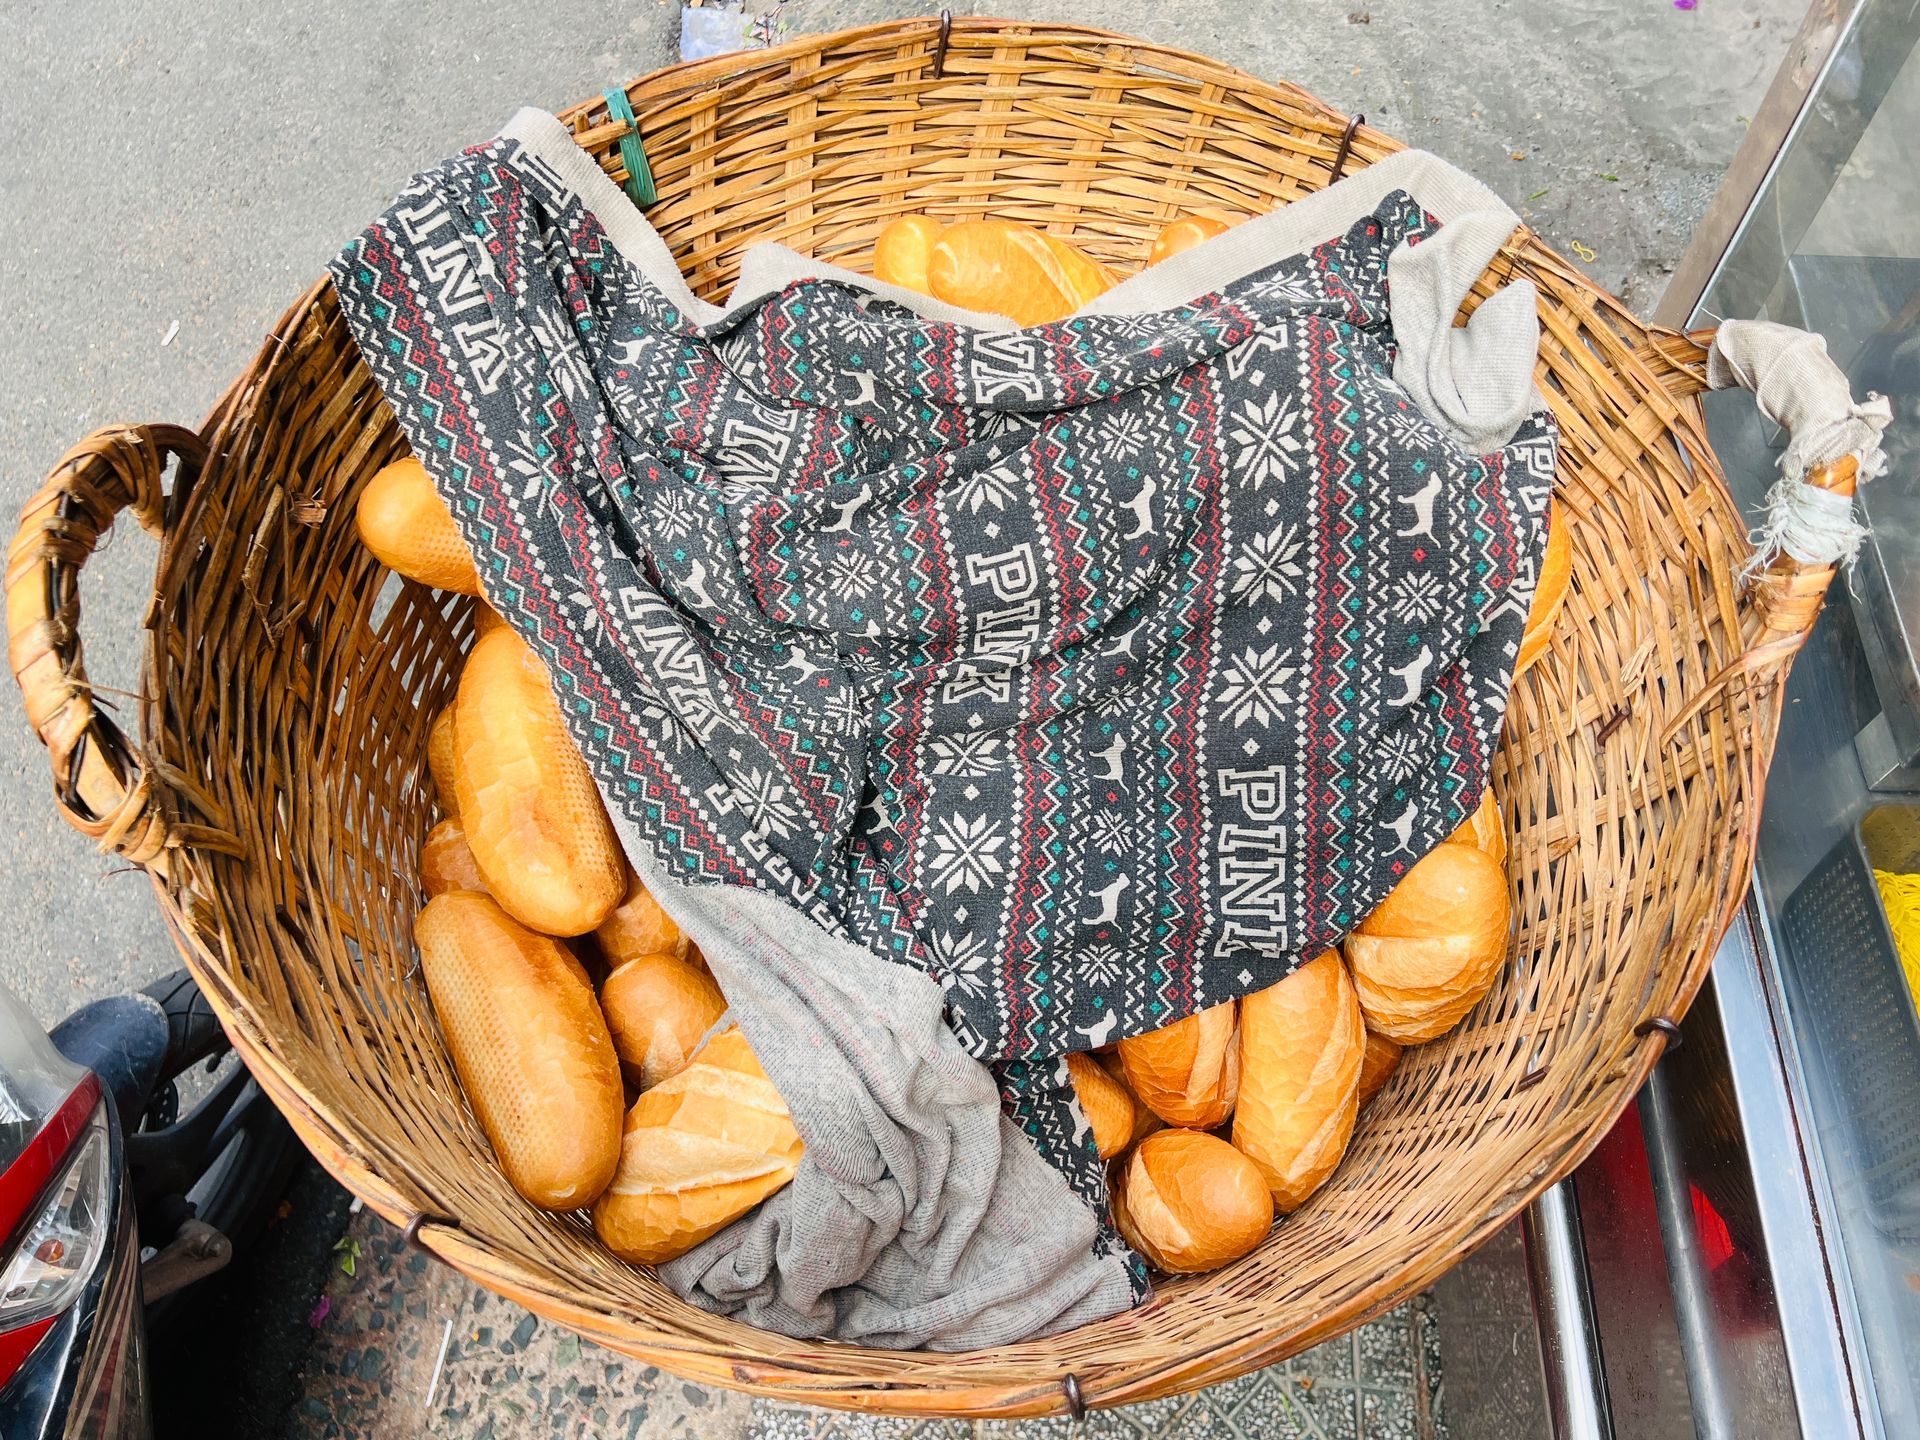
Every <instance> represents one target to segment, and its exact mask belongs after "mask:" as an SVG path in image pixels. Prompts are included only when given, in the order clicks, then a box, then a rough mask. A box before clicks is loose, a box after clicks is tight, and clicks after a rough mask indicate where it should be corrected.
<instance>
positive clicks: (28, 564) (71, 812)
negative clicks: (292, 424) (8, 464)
mask: <svg viewBox="0 0 1920 1440" xmlns="http://www.w3.org/2000/svg"><path fill="white" fill-rule="evenodd" d="M206 454H207V447H206V442H205V441H203V440H202V439H201V438H200V436H199V435H198V434H197V433H195V432H194V431H192V430H188V429H185V428H183V427H181V426H178V425H113V426H109V427H107V428H106V429H103V430H96V431H94V432H93V433H92V434H91V435H89V436H87V438H86V439H84V440H82V441H81V442H80V443H79V444H78V445H75V446H74V447H73V448H72V449H71V450H69V451H68V452H67V453H66V454H65V455H63V456H62V457H61V458H60V463H59V464H57V465H55V466H54V467H53V473H52V474H50V475H49V476H48V477H47V481H46V483H45V484H44V485H42V486H41V487H40V490H39V492H38V493H37V494H36V495H34V497H33V498H32V499H31V500H29V501H27V503H26V505H25V507H24V508H23V509H22V510H21V512H20V524H19V528H18V529H17V530H16V531H15V532H14V537H13V543H12V544H11V545H10V546H8V548H7V658H8V660H9V662H10V663H11V664H12V666H13V678H14V679H15V680H16V681H18V682H19V685H20V696H21V699H22V700H24V701H25V702H26V710H27V723H28V724H30V725H31V726H33V728H34V730H35V732H36V733H37V734H38V735H39V736H40V740H41V743H43V744H44V745H45V746H46V747H47V751H48V753H49V755H50V757H51V759H52V761H53V794H54V799H55V800H56V801H57V802H58V804H59V806H60V813H61V814H63V815H65V816H66V817H67V821H68V823H69V824H71V825H72V826H73V827H74V828H75V829H76V830H78V831H79V832H80V833H81V834H83V835H86V836H88V837H89V838H90V839H92V840H94V841H95V842H96V843H97V844H98V845H99V846H100V848H101V849H102V850H105V851H108V852H110V853H114V854H118V855H122V856H125V857H126V858H127V859H129V860H132V861H134V862H135V863H137V864H143V865H144V864H146V863H148V862H150V861H152V860H153V859H155V858H156V857H158V856H159V855H160V854H161V853H162V852H163V851H165V850H166V849H167V848H168V847H169V846H170V845H175V844H178V843H181V837H180V836H178V835H176V834H175V833H174V828H173V827H172V826H171V825H169V823H168V822H167V820H166V819H165V818H164V817H163V816H162V814H161V809H160V805H159V803H158V801H157V797H156V795H155V792H154V787H153V782H152V779H151V777H150V776H149V775H148V773H147V771H148V766H147V764H146V763H145V762H144V760H143V759H142V757H141V756H140V755H139V753H138V752H137V750H136V749H135V747H134V746H132V745H130V744H128V742H127V738H126V736H125V735H124V734H123V733H122V732H121V730H120V727H119V726H118V725H116V724H115V723H114V722H113V720H112V719H110V718H109V717H108V716H107V715H106V714H105V713H103V711H102V710H101V708H100V703H99V701H98V700H97V699H96V697H95V692H94V687H93V686H92V685H91V684H90V683H89V682H88V680H87V669H86V664H85V662H84V660H83V659H82V656H81V647H80V633H79V632H80V587H79V580H80V570H81V567H82V566H84V565H85V564H86V562H87V559H88V557H89V556H91V555H92V553H93V550H94V547H95V545H97V544H98V543H99V540H100V537H101V536H102V535H103V534H105V533H106V531H107V529H108V528H109V527H110V526H111V525H112V524H113V519H114V517H115V516H116V515H118V514H119V513H120V511H121V510H123V509H125V508H126V507H128V506H132V507H133V513H134V515H135V517H136V518H138V520H139V521H140V524H141V525H142V527H144V528H145V529H146V531H147V532H148V533H149V534H151V535H155V536H158V535H160V534H162V533H163V531H164V527H165V520H166V497H165V495H164V494H163V493H162V491H161V488H160V477H161V475H162V473H163V472H164V471H165V469H166V466H167V461H168V459H169V457H178V459H179V461H180V463H181V466H182V467H183V468H182V471H181V478H182V482H183V483H185V482H186V481H188V480H190V479H191V475H192V474H193V473H194V472H197V471H198V470H199V467H200V465H201V462H202V461H204V460H205V459H206Z"/></svg>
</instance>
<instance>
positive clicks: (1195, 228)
mask: <svg viewBox="0 0 1920 1440" xmlns="http://www.w3.org/2000/svg"><path fill="white" fill-rule="evenodd" d="M1232 228H1233V226H1232V225H1231V224H1230V223H1229V222H1228V221H1225V220H1222V219H1220V218H1219V217H1218V216H1217V215H1182V216H1181V217H1180V218H1179V219H1178V220H1169V221H1168V222H1167V223H1166V225H1165V226H1163V227H1162V228H1161V231H1160V233H1159V234H1158V235H1156V236H1154V237H1153V247H1152V248H1151V249H1150V250H1148V251H1147V264H1149V265H1158V264H1159V263H1160V262H1161V261H1162V260H1165V259H1167V258H1168V257H1169V256H1171V255H1178V254H1179V253H1180V252H1181V251H1182V250H1191V249H1192V248H1193V247H1194V246H1196V245H1198V244H1199V243H1200V242H1201V241H1203V240H1211V239H1212V238H1213V237H1214V236H1216V235H1224V234H1226V233H1227V231H1229V230H1231V229H1232Z"/></svg>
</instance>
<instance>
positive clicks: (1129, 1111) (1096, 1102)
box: [1067, 1054, 1139, 1160]
mask: <svg viewBox="0 0 1920 1440" xmlns="http://www.w3.org/2000/svg"><path fill="white" fill-rule="evenodd" d="M1067 1073H1068V1074H1069V1075H1071V1076H1072V1077H1073V1093H1074V1094H1075V1095H1076V1096H1077V1097H1078V1098H1079V1101H1080V1108H1081V1109H1082V1110H1084V1111H1086V1112H1087V1120H1088V1123H1089V1124H1091V1125H1092V1126H1093V1144H1094V1148H1095V1149H1097V1150H1098V1151H1099V1152H1100V1158H1101V1159H1102V1160H1111V1159H1112V1158H1113V1157H1114V1156H1116V1155H1118V1154H1119V1153H1120V1152H1121V1151H1122V1150H1124V1149H1126V1148H1127V1146H1128V1145H1130V1144H1131V1143H1132V1142H1133V1138H1134V1135H1133V1132H1134V1128H1135V1127H1136V1126H1137V1125H1138V1124H1139V1113H1138V1112H1139V1106H1137V1105H1136V1104H1135V1103H1134V1098H1133V1095H1132V1094H1131V1093H1130V1092H1129V1091H1128V1090H1127V1087H1126V1086H1124V1085H1122V1084H1121V1083H1120V1082H1119V1081H1117V1080H1115V1079H1114V1078H1113V1076H1112V1075H1111V1074H1109V1073H1108V1072H1107V1070H1106V1068H1105V1067H1104V1066H1103V1065H1101V1063H1100V1062H1099V1061H1098V1060H1096V1059H1094V1058H1093V1056H1091V1055H1079V1054H1073V1055H1068V1056H1067Z"/></svg>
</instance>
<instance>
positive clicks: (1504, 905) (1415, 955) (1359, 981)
mask: <svg viewBox="0 0 1920 1440" xmlns="http://www.w3.org/2000/svg"><path fill="white" fill-rule="evenodd" d="M1509 914H1510V911H1509V902H1508V898H1507V872H1506V869H1505V867H1503V866H1502V865H1501V864H1500V863H1499V862H1498V861H1496V860H1495V859H1493V857H1492V856H1490V855H1488V854H1487V853H1486V852H1485V851H1484V850H1481V849H1480V848H1479V847H1478V846H1476V845H1456V844H1453V843H1451V842H1449V843H1447V844H1442V845H1436V846H1435V847H1434V848H1433V849H1432V850H1430V851H1428V852H1427V854H1425V855H1423V856H1422V857H1421V858H1420V860H1419V862H1418V863H1417V864H1415V865H1414V867H1413V868H1412V869H1411V870H1409V871H1408V872H1407V873H1406V874H1405V875H1403V876H1402V877H1401V879H1400V883H1399V884H1398V885H1396V886H1394V888H1393V891H1392V893H1390V894H1389V895H1388V896H1387V898H1386V899H1385V900H1383V901H1381V902H1380V904H1379V906H1378V907H1377V908H1376V909H1375V910H1374V912H1373V913H1372V914H1371V915H1369V916H1367V918H1366V919H1365V920H1363V921H1361V922H1360V926H1359V928H1358V929H1356V930H1355V931H1354V932H1353V933H1352V934H1350V935H1348V936H1347V938H1346V941H1345V945H1344V948H1345V950H1346V955H1347V963H1348V965H1349V966H1351V967H1352V970H1353V984H1354V988H1355V990H1356V991H1357V992H1358V993H1359V996H1360V1007H1361V1009H1362V1010H1364V1011H1365V1012H1366V1017H1367V1028H1369V1029H1370V1030H1373V1031H1375V1032H1377V1033H1378V1034H1380V1035H1383V1036H1385V1037H1386V1038H1387V1039H1389V1040H1397V1041H1398V1042H1400V1043H1401V1044H1402V1045H1415V1044H1418V1043H1419V1042H1421V1041H1423V1040H1431V1039H1433V1038H1434V1037H1435V1036H1437V1035H1443V1034H1445V1033H1446V1032H1447V1031H1448V1030H1451V1029H1452V1028H1453V1027H1454V1025H1455V1024H1456V1023H1458V1021H1459V1019H1460V1017H1461V1016H1462V1015H1465V1014H1466V1013H1467V1011H1469V1010H1471V1009H1472V1008H1473V1007H1474V1005H1475V1004H1476V1003H1477V1002H1478V1001H1479V999H1480V997H1481V996H1482V995H1484V994H1486V993H1487V990H1488V988H1489V987H1490V986H1491V985H1492V984H1493V978H1494V976H1495V975H1496V974H1498V973H1499V970H1500V963H1501V961H1502V960H1504V959H1505V958H1506V953H1507V922H1508V919H1509Z"/></svg>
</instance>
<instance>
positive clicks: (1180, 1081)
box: [1119, 1000, 1240, 1130]
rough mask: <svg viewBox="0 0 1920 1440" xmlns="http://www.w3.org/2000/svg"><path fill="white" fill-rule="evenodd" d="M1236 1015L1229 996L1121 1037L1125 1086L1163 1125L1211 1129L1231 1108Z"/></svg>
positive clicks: (1235, 1084) (1236, 1074) (1236, 1077)
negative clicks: (1153, 1027) (1156, 1026)
mask: <svg viewBox="0 0 1920 1440" xmlns="http://www.w3.org/2000/svg"><path fill="white" fill-rule="evenodd" d="M1234 1016H1235V1012H1234V1004H1233V1002H1232V1001H1231V1000H1229V1001H1227V1002H1226V1003H1224V1004H1221V1005H1214V1006H1211V1007H1210V1008H1208V1009H1205V1010H1200V1011H1196V1012H1195V1013H1194V1014H1192V1015H1189V1016H1187V1017H1186V1019H1184V1020H1178V1021H1175V1022H1174V1023H1173V1024H1171V1025H1167V1026H1163V1027H1162V1028H1160V1029H1158V1030H1153V1031H1149V1032H1148V1033H1147V1034H1145V1035H1133V1036H1129V1037H1128V1038H1127V1039H1125V1040H1122V1041H1121V1042H1120V1049H1119V1055H1120V1068H1121V1070H1122V1072H1123V1073H1124V1074H1125V1075H1126V1077H1127V1088H1128V1089H1130V1090H1132V1091H1133V1093H1134V1094H1135V1095H1136V1096H1138V1097H1139V1100H1140V1103H1141V1104H1143V1105H1145V1106H1146V1107H1147V1108H1148V1109H1149V1110H1151V1111H1153V1113H1154V1114H1156V1115H1158V1116H1159V1117H1160V1118H1161V1119H1162V1120H1164V1121H1166V1122H1167V1124H1169V1125H1180V1126H1186V1127H1188V1128H1190V1129H1194V1130H1211V1129H1212V1128H1213V1127H1214V1126H1216V1125H1218V1124H1219V1123H1220V1122H1221V1121H1222V1120H1225V1119H1226V1118H1227V1116H1229V1115H1230V1114H1232V1113H1233V1104H1234V1097H1235V1095H1236V1094H1237V1093H1238V1091H1239V1087H1240V1052H1239V1048H1238V1047H1237V1046H1236V1045H1235V1044H1234V1040H1233V1026H1234Z"/></svg>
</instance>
